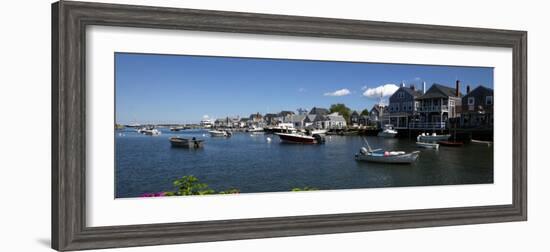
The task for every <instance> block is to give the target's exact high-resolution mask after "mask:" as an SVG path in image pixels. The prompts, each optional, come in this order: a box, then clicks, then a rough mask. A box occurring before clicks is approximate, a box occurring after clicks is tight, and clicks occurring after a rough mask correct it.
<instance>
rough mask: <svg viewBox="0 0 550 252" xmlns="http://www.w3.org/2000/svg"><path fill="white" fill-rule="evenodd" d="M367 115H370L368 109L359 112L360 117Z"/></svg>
mask: <svg viewBox="0 0 550 252" xmlns="http://www.w3.org/2000/svg"><path fill="white" fill-rule="evenodd" d="M369 114H370V112H369V109H363V111H361V115H362V116H368V115H369Z"/></svg>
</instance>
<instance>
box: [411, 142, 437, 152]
mask: <svg viewBox="0 0 550 252" xmlns="http://www.w3.org/2000/svg"><path fill="white" fill-rule="evenodd" d="M416 146H418V147H420V148H425V149H436V150H437V149H439V144H437V143H425V142H416Z"/></svg>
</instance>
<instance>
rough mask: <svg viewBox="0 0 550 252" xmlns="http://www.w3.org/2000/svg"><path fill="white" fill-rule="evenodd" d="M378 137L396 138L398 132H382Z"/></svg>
mask: <svg viewBox="0 0 550 252" xmlns="http://www.w3.org/2000/svg"><path fill="white" fill-rule="evenodd" d="M378 136H379V137H390V138H391V137H395V136H397V132H386V131H382V132H380V133H378Z"/></svg>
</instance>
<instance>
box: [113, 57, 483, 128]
mask: <svg viewBox="0 0 550 252" xmlns="http://www.w3.org/2000/svg"><path fill="white" fill-rule="evenodd" d="M115 72H116V73H115V88H116V112H115V113H116V121H117V123H196V122H199V121H200V120H201V119H202V118H203V116H205V115H208V116H209V117H210V118H212V119H215V118H220V117H225V116H249V115H250V114H252V113H256V112H260V113H261V114H265V113H268V112H271V113H275V112H279V111H281V110H292V111H295V110H296V109H298V108H305V109H308V110H309V109H311V108H312V107H313V106H317V107H324V108H328V107H330V105H331V104H334V103H344V104H346V105H347V106H348V107H350V108H351V109H354V110H358V111H361V110H363V109H365V108H369V109H370V108H371V107H372V106H373V105H374V104H375V103H377V102H378V99H379V98H377V97H367V96H365V95H364V93H365V91H366V90H367V89H369V88H371V89H372V88H376V87H379V86H382V85H385V84H396V85H400V84H401V82H405V84H406V85H407V86H410V85H416V88H417V89H421V88H422V84H421V83H422V81H426V85H427V88H429V87H430V86H431V84H432V83H440V84H444V85H448V86H451V87H454V85H455V84H454V83H455V80H456V79H457V78H458V79H460V80H461V82H462V85H461V86H462V92H463V93H464V92H465V90H466V85H470V86H471V87H472V89H473V88H475V87H476V86H478V85H480V84H481V85H484V86H486V87H490V88H493V69H492V68H486V67H456V66H430V65H406V64H377V63H357V62H335V61H309V60H284V59H257V58H230V57H204V56H185V55H157V54H132V53H115Z"/></svg>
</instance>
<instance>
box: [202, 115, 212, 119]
mask: <svg viewBox="0 0 550 252" xmlns="http://www.w3.org/2000/svg"><path fill="white" fill-rule="evenodd" d="M208 118H210V116H208V115H203V116H202V119H204V120H206V119H208Z"/></svg>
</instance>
